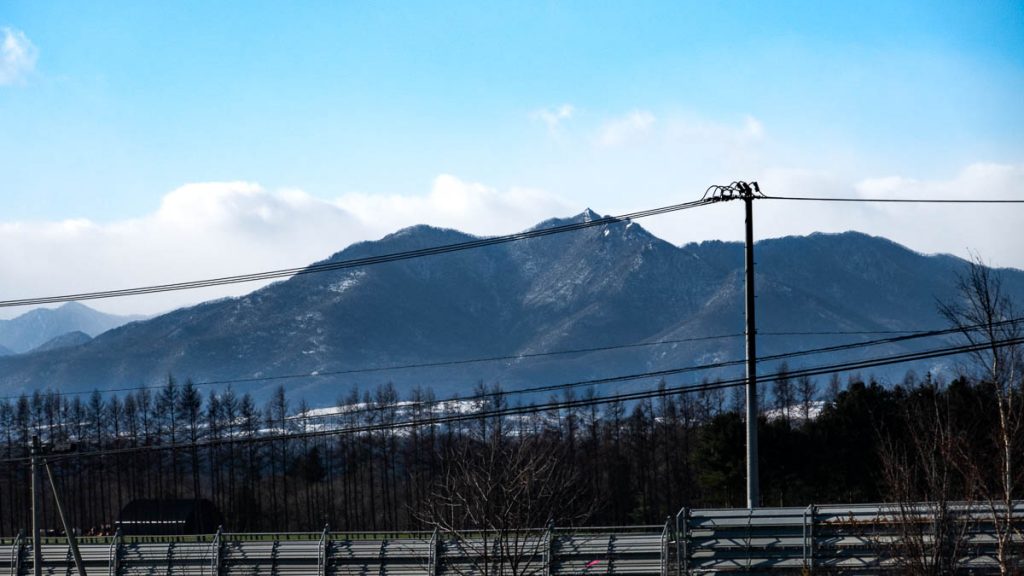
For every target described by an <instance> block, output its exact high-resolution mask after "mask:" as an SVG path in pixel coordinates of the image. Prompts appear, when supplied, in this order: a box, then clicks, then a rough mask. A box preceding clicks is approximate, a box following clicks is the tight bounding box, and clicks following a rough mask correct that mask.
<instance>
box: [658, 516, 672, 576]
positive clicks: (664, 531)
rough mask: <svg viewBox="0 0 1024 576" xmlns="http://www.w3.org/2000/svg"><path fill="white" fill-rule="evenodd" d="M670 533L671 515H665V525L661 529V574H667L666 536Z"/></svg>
mask: <svg viewBox="0 0 1024 576" xmlns="http://www.w3.org/2000/svg"><path fill="white" fill-rule="evenodd" d="M671 533H672V517H671V516H666V517H665V527H664V528H662V529H661V576H668V538H669V534H671Z"/></svg>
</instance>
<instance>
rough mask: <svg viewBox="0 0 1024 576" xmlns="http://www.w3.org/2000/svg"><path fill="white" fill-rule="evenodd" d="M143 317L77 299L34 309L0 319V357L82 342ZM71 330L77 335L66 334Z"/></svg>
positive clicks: (70, 332) (71, 332)
mask: <svg viewBox="0 0 1024 576" xmlns="http://www.w3.org/2000/svg"><path fill="white" fill-rule="evenodd" d="M143 318H145V316H118V315H115V314H106V313H103V312H100V311H98V310H93V309H92V308H89V307H88V306H85V305H83V304H79V303H78V302H69V303H67V304H64V305H62V306H60V307H59V308H53V309H49V308H37V309H35V310H30V311H28V312H26V313H24V314H22V315H20V316H18V317H16V318H12V319H10V320H0V356H6V355H9V354H21V353H24V352H29V351H34V350H40V351H42V350H45V349H48V348H55V347H63V346H65V345H77V344H82V343H84V341H85V340H87V339H91V338H94V337H96V336H98V335H99V334H102V333H103V332H106V331H107V330H110V329H111V328H117V327H118V326H122V325H124V324H127V323H129V322H134V321H136V320H141V319H143ZM73 333H78V334H77V335H76V336H69V335H70V334H73ZM40 347H43V348H40Z"/></svg>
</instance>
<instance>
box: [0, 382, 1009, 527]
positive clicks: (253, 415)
mask: <svg viewBox="0 0 1024 576" xmlns="http://www.w3.org/2000/svg"><path fill="white" fill-rule="evenodd" d="M785 374H786V371H785V369H784V367H783V369H782V370H780V375H779V377H778V378H777V379H776V380H775V381H774V382H772V383H771V389H772V394H771V395H770V396H769V402H766V406H764V407H763V414H762V416H761V418H760V419H759V427H760V438H761V471H762V472H761V473H762V478H761V483H762V495H763V504H764V505H770V506H789V505H806V504H809V503H814V502H818V503H822V502H867V501H881V500H887V499H892V498H895V497H903V498H912V499H934V498H936V497H937V496H938V495H939V494H938V493H937V491H938V489H939V488H942V490H943V493H942V494H941V496H942V497H944V498H947V499H957V498H959V499H963V498H974V497H977V496H978V495H980V494H981V493H982V492H985V491H992V490H995V488H996V487H999V486H1001V485H1002V484H1001V482H1002V480H1001V479H1000V478H1001V472H1000V470H1001V467H999V466H992V465H990V464H991V463H993V462H998V461H1000V449H1001V448H1000V446H1001V444H1000V442H998V441H997V440H998V438H999V437H1000V434H1001V431H1000V429H999V428H1000V427H999V418H998V414H999V410H998V398H999V395H998V393H997V392H998V391H997V389H996V387H995V386H994V385H993V384H992V383H991V382H987V381H984V380H971V379H967V378H959V379H956V380H954V381H952V382H950V383H948V384H944V383H943V382H940V381H936V380H933V379H932V378H931V377H929V376H926V377H925V378H923V379H920V380H919V379H917V378H915V377H914V376H913V375H912V374H910V375H908V377H907V378H906V379H905V380H904V382H903V383H901V384H900V385H898V386H895V387H883V386H881V385H879V384H878V383H876V382H873V381H870V380H869V381H868V382H864V381H862V379H860V378H858V377H850V378H849V379H848V380H847V381H846V382H845V383H844V384H840V381H839V379H838V377H834V378H832V379H831V380H830V381H829V383H828V385H827V386H825V387H824V390H819V387H818V386H817V385H816V384H815V382H814V381H812V380H810V379H802V380H800V381H797V382H795V383H794V382H790V381H789V379H788V377H787V376H786V375H785ZM662 386H663V387H664V383H662ZM731 390H732V392H726V391H725V390H722V389H718V390H713V389H712V390H702V391H700V392H697V393H675V392H673V393H668V392H666V393H665V395H663V396H661V397H657V398H654V399H648V400H644V401H640V402H634V403H630V404H624V403H620V402H613V403H609V404H605V405H599V406H590V407H582V408H580V407H577V408H569V409H552V410H546V411H540V412H536V413H533V414H528V415H519V416H507V415H506V416H501V415H497V416H494V415H492V416H487V417H482V418H479V419H474V420H468V421H457V422H448V423H436V422H430V421H428V418H437V417H438V416H439V415H441V416H443V415H444V414H446V413H455V412H456V411H460V410H466V409H467V406H469V405H471V401H469V400H466V401H463V402H461V403H452V402H449V403H443V404H440V406H441V408H437V406H438V404H436V403H433V400H434V399H433V396H432V394H431V393H430V391H429V390H425V389H414V390H412V391H411V392H410V393H408V394H407V395H405V397H404V398H402V397H401V395H400V394H399V392H398V390H397V389H396V388H395V387H394V386H392V385H384V386H381V387H378V388H376V389H373V390H365V391H362V392H360V391H359V390H357V389H352V390H351V391H350V393H349V394H348V395H347V396H346V397H344V398H342V399H341V400H340V401H339V410H338V414H336V415H331V416H323V415H321V416H316V415H315V414H314V413H313V412H312V411H311V410H310V408H309V407H308V406H306V405H305V404H304V403H303V402H302V401H301V400H300V401H299V402H298V403H295V402H293V401H292V400H291V399H289V398H288V395H287V392H286V389H285V388H284V387H279V388H277V389H276V391H275V392H274V393H273V394H272V395H271V397H270V399H269V400H268V401H267V402H266V403H265V404H263V405H262V406H257V404H256V403H255V402H254V401H253V399H252V397H251V396H250V395H249V394H244V393H243V394H239V393H237V392H235V391H234V390H233V389H232V388H230V387H228V388H225V389H222V390H211V391H210V392H209V393H208V394H206V395H205V396H204V395H203V394H201V393H200V391H199V389H198V388H197V387H196V386H195V385H194V384H193V383H191V382H190V381H185V382H184V383H178V382H177V381H175V379H174V378H173V377H169V378H168V379H167V382H166V383H165V384H164V385H163V386H161V387H159V388H157V389H155V390H151V389H141V390H138V391H135V392H130V393H127V394H124V395H111V396H104V395H102V394H100V393H99V392H94V393H93V394H92V395H91V396H89V397H88V398H87V399H84V400H83V399H82V398H80V397H70V396H64V395H60V394H57V393H55V392H36V393H33V394H32V395H31V396H26V395H23V396H21V397H19V398H17V399H16V400H6V401H3V402H0V430H2V431H3V437H2V438H0V443H2V446H0V453H2V457H3V458H4V459H9V458H15V459H16V458H23V457H25V456H26V455H27V454H28V448H27V447H28V445H29V443H30V438H31V436H33V435H38V436H40V437H41V440H42V441H43V443H44V444H46V445H47V446H49V447H52V449H54V450H56V451H57V452H58V453H57V454H54V455H53V457H52V466H53V470H54V472H55V475H56V478H57V483H58V487H59V489H60V490H61V493H62V494H63V500H64V501H65V507H66V509H67V513H68V515H69V521H70V522H71V523H72V525H74V526H76V527H78V528H79V529H82V530H83V531H88V530H89V529H90V528H93V527H97V526H102V525H110V524H113V523H114V521H115V520H116V518H117V513H118V511H119V510H120V508H121V507H122V506H124V505H125V504H127V503H128V502H129V501H131V500H133V499H137V498H209V499H211V500H212V501H213V502H214V503H215V504H216V505H217V506H218V507H219V508H220V510H221V511H222V513H223V514H224V516H225V523H226V526H225V529H228V530H231V531H298V530H302V531H307V530H319V529H321V528H322V527H323V526H324V525H325V524H329V525H330V526H331V527H332V529H334V530H405V529H424V528H430V527H431V526H433V525H438V524H439V523H442V522H443V523H444V524H445V525H447V526H450V527H451V528H453V529H454V528H458V527H462V528H466V527H473V526H471V525H472V524H473V523H474V522H477V523H479V521H480V518H481V517H483V516H485V514H484V513H483V512H480V513H473V514H471V513H470V512H471V511H469V510H468V509H465V508H466V507H468V506H471V505H472V504H473V502H472V500H474V498H475V500H486V499H487V498H488V497H490V495H489V493H488V494H476V495H475V497H474V498H467V496H468V491H469V490H470V489H471V488H473V487H475V489H478V490H479V489H481V486H485V487H486V488H488V489H491V488H493V489H494V490H495V491H496V492H495V493H494V495H493V496H494V498H498V494H499V492H501V491H504V492H506V493H508V494H518V496H515V497H513V496H506V497H505V498H506V499H507V500H508V501H515V500H516V498H518V499H523V500H524V502H523V504H525V503H527V502H529V503H532V504H536V503H537V502H548V503H549V505H548V506H546V507H544V506H540V507H539V509H538V510H535V511H533V512H530V514H532V515H529V516H523V517H517V518H515V519H509V521H510V522H511V521H513V520H514V521H516V522H519V523H524V522H536V523H537V524H536V525H535V526H533V527H537V526H542V525H543V524H544V523H545V522H548V521H554V522H559V523H563V525H567V524H568V525H571V524H579V523H591V524H603V525H615V524H637V523H643V524H652V523H660V522H662V521H663V520H664V518H665V516H666V515H667V514H670V513H674V512H675V511H676V510H677V509H678V508H680V507H682V506H687V507H717V506H742V505H744V498H745V483H744V482H745V481H744V478H745V477H744V474H745V464H744V424H743V419H742V418H743V417H742V414H743V404H742V402H743V397H742V395H741V394H738V393H735V392H742V388H740V387H737V388H733V389H731ZM794 391H796V392H794ZM478 392H481V393H486V394H489V396H487V399H486V401H485V404H480V401H477V404H473V405H472V406H473V408H474V409H477V410H482V411H486V412H493V411H494V410H495V409H498V410H499V411H500V409H501V408H502V407H507V406H508V405H509V404H510V402H511V401H512V398H513V396H511V395H508V394H503V393H502V391H501V390H500V389H499V388H497V387H480V389H479V390H478ZM596 394H597V392H596V391H595V390H593V389H590V390H587V391H585V392H584V393H582V395H581V396H580V398H584V399H585V398H588V397H592V396H595V395H596ZM1018 395H1019V394H1018ZM561 399H562V400H566V401H569V402H571V401H572V400H574V399H575V397H574V396H573V395H572V393H571V392H567V393H566V395H565V396H564V397H562V398H561ZM794 400H796V401H794ZM1016 402H1017V406H1020V399H1019V398H1016ZM404 421H413V422H421V423H419V424H417V425H413V426H409V427H403V428H396V427H392V426H391V425H393V424H395V423H397V422H404ZM334 429H364V430H365V431H362V432H355V433H337V434H322V435H316V434H310V432H315V431H327V430H334ZM954 429H955V433H952V432H950V434H951V437H950V438H946V439H945V440H943V441H945V442H947V443H949V442H954V443H955V444H956V446H947V447H946V448H945V451H942V450H938V449H936V448H935V447H934V446H933V447H931V448H929V446H930V445H926V444H927V442H937V440H935V439H934V438H932V437H933V436H934V434H935V432H936V430H940V431H941V430H954ZM224 440H232V441H230V442H224ZM167 446H176V448H174V449H161V448H162V447H167ZM1011 449H1012V450H1013V454H1014V455H1015V456H1016V457H1017V459H1018V461H1020V458H1019V457H1020V451H1021V443H1020V442H1019V439H1016V440H1015V442H1014V443H1013V444H1012V446H1011ZM93 451H101V452H104V454H101V455H89V454H88V453H89V452H93ZM954 456H956V457H957V458H960V460H957V459H956V458H954ZM928 458H932V460H928ZM936 458H938V459H939V460H940V461H941V462H945V465H946V466H948V467H954V466H956V467H959V468H960V469H966V468H968V467H971V466H973V468H972V469H971V472H970V474H966V475H965V474H960V475H958V476H956V480H955V481H953V480H950V481H948V482H947V483H946V485H943V486H938V485H937V484H936V483H937V480H936V479H935V478H934V476H935V474H936V472H935V470H936V466H937V464H936V462H935V461H934V459H936ZM521 469H522V470H530V471H531V472H530V473H529V474H528V475H529V476H531V477H532V479H533V481H538V482H539V481H540V480H543V482H542V484H544V485H542V486H533V487H531V488H526V487H523V486H518V485H515V484H514V480H513V478H515V477H516V476H517V475H519V476H522V470H521ZM541 476H543V478H540V477H541ZM1017 476H1019V473H1017ZM1014 481H1015V482H1019V478H1015V479H1014ZM520 489H522V490H520ZM541 493H543V494H547V496H546V498H547V500H543V499H541V498H540V496H538V494H541ZM986 493H987V492H986ZM570 496H571V497H570ZM459 502H461V504H458V503H459ZM457 504H458V505H461V506H463V508H459V509H458V510H456V508H457ZM524 514H525V512H524ZM43 515H44V525H45V526H47V527H53V528H56V527H57V526H59V524H58V521H57V519H56V511H55V509H54V507H53V505H52V503H51V502H50V501H49V499H48V498H46V499H44V502H43ZM538 515H539V516H538ZM474 518H475V519H476V520H474ZM30 522H31V518H30V515H29V467H28V465H27V463H26V462H24V461H17V462H10V463H7V464H6V465H5V466H4V469H3V472H2V474H0V531H2V533H3V534H5V535H13V534H16V533H17V532H18V531H19V530H27V528H28V527H29V526H30Z"/></svg>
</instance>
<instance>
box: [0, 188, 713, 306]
mask: <svg viewBox="0 0 1024 576" xmlns="http://www.w3.org/2000/svg"><path fill="white" fill-rule="evenodd" d="M707 204H709V202H708V201H705V200H696V201H693V202H684V203H682V204H673V205H671V206H663V207H661V208H652V209H649V210H641V211H639V212H631V213H629V214H622V215H620V216H605V217H603V218H595V219H593V220H589V221H584V222H573V223H571V224H562V225H560V226H551V227H548V228H537V229H534V230H527V231H525V232H517V233H515V234H507V235H505V236H492V237H488V238H477V239H474V240H468V241H465V242H456V243H454V244H444V245H441V246H432V247H429V248H420V249H417V250H406V251H403V252H393V253H390V254H383V255H380V256H368V257H364V258H353V259H349V260H342V261H339V262H324V263H322V264H312V265H309V266H304V267H301V268H284V269H281V270H271V271H267V272H257V273H253V274H239V275H236V276H222V277H220V278H209V279H205V280H192V281H188V282H176V283H171V284H157V285H152V286H140V287H137V288H124V289H120V290H103V291H98V292H80V293H77V294H65V295H60V296H44V297H37V298H19V299H14V300H0V308H8V307H14V306H30V305H39V304H54V303H58V302H71V301H75V300H98V299H102V298H121V297H125V296H138V295H142V294H155V293H159V292H171V291H176V290H193V289H196V288H208V287H211V286H223V285H225V284H241V283H245V282H256V281H260V280H271V279H274V278H285V277H290V276H297V275H300V274H313V273H318V272H329V271H333V270H344V269H348V268H356V267H362V266H371V265H374V264H383V263H385V262H396V261H399V260H410V259H413V258H422V257H425V256H436V255H439V254H447V253H450V252H458V251H462V250H469V249H473V248H482V247H485V246H494V245H497V244H505V243H508V242H517V241H520V240H528V239H530V238H540V237H543V236H551V235H553V234H561V233H564V232H572V231H576V230H582V229H584V228H591V227H593V226H604V225H607V224H616V223H619V222H627V221H630V220H637V219H640V218H647V217H649V216H656V215H658V214H667V213H669V212H677V211H680V210H687V209H689V208H696V207H697V206H704V205H707Z"/></svg>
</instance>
